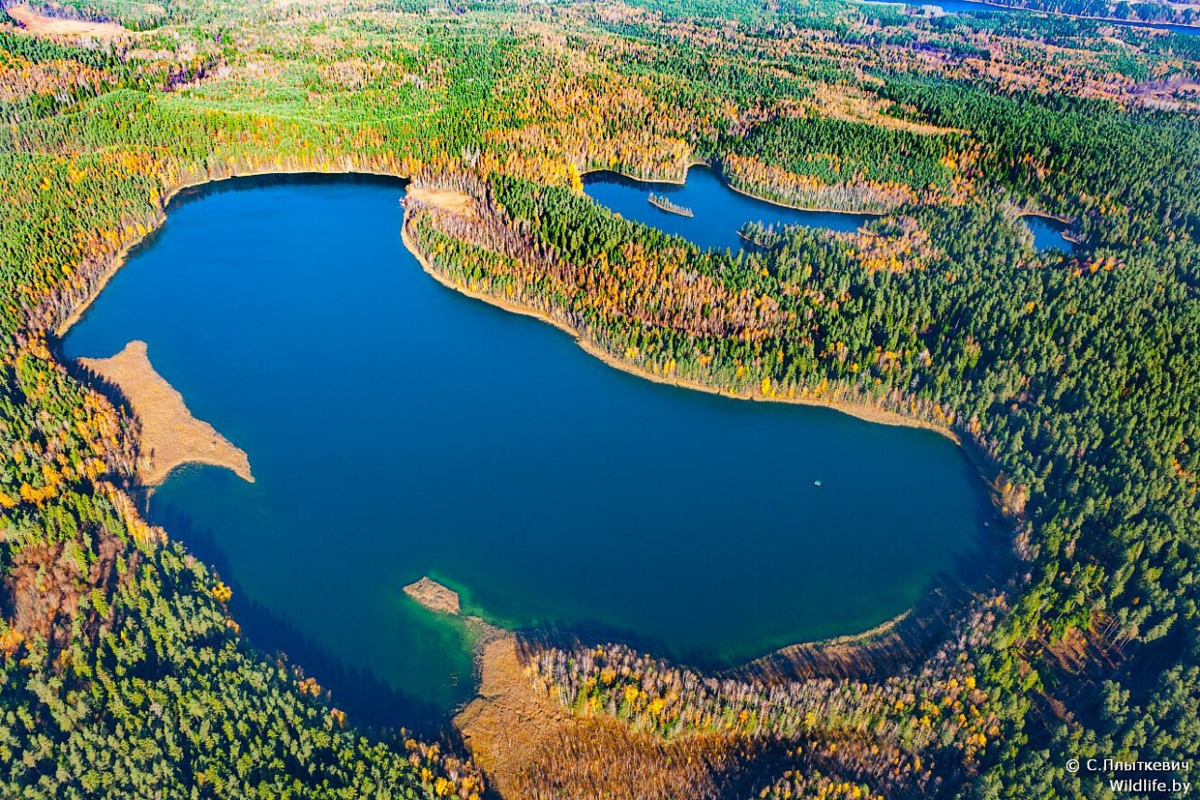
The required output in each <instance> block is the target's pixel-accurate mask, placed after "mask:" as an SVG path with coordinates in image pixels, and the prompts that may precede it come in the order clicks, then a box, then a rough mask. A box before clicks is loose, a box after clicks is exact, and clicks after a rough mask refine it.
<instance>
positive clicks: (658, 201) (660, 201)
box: [649, 193, 696, 219]
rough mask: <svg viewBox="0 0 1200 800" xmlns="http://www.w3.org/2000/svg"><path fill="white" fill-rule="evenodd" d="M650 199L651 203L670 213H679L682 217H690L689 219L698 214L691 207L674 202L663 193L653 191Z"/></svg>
mask: <svg viewBox="0 0 1200 800" xmlns="http://www.w3.org/2000/svg"><path fill="white" fill-rule="evenodd" d="M649 200H650V205H652V206H654V207H655V208H657V209H660V210H662V211H666V212H667V213H668V214H678V215H679V216H681V217H688V218H689V219H690V218H692V217H694V216H696V215H695V214H694V213H693V212H692V210H691V209H690V208H687V207H685V206H681V205H678V204H676V203H672V202H671V201H670V200H668V199H667V198H665V197H663V196H662V195H661V194H653V193H652V194H651V195H650V197H649Z"/></svg>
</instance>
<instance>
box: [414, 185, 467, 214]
mask: <svg viewBox="0 0 1200 800" xmlns="http://www.w3.org/2000/svg"><path fill="white" fill-rule="evenodd" d="M408 196H409V197H411V198H413V199H414V200H419V201H421V202H422V203H428V204H429V205H431V206H436V207H438V208H441V209H444V210H446V211H449V212H450V213H451V214H457V215H458V216H460V217H467V218H469V219H475V218H476V217H478V211H477V210H476V208H475V198H473V197H471V196H470V195H469V194H467V193H465V192H460V191H457V190H455V189H431V188H429V187H428V186H409V187H408Z"/></svg>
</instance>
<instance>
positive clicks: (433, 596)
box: [404, 577, 461, 616]
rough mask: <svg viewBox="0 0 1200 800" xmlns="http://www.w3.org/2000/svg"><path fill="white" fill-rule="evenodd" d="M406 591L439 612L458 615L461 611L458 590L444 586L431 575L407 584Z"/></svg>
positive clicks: (419, 601)
mask: <svg viewBox="0 0 1200 800" xmlns="http://www.w3.org/2000/svg"><path fill="white" fill-rule="evenodd" d="M404 593H405V594H406V595H408V596H409V597H411V598H412V599H413V600H416V601H417V602H418V603H420V604H421V605H423V606H425V608H428V609H429V610H430V611H435V612H437V613H439V614H451V615H454V616H457V615H458V614H459V612H460V611H461V607H460V606H459V602H458V592H456V591H454V590H453V589H448V588H446V587H445V586H442V585H441V584H440V583H438V582H437V581H435V580H431V579H430V578H429V577H424V578H421V580H419V581H417V582H416V583H410V584H409V585H408V586H405V587H404Z"/></svg>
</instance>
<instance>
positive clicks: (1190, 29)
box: [859, 0, 1200, 36]
mask: <svg viewBox="0 0 1200 800" xmlns="http://www.w3.org/2000/svg"><path fill="white" fill-rule="evenodd" d="M859 1H860V2H863V3H875V4H881V5H897V6H912V7H915V8H921V7H923V6H933V7H935V8H940V9H941V10H943V11H945V12H946V13H947V14H979V13H983V12H986V11H993V12H997V13H1003V12H1006V11H1018V12H1019V11H1024V12H1026V13H1029V14H1044V15H1046V16H1059V17H1066V18H1068V19H1081V20H1086V19H1092V18H1091V17H1081V16H1078V15H1075V14H1065V13H1061V12H1054V11H1040V10H1037V9H1027V8H1016V7H1012V6H1001V5H995V4H993V3H985V2H981V0H914V2H905V1H904V0H899V1H897V0H859ZM1096 21H1097V22H1104V23H1108V24H1110V25H1123V26H1125V27H1128V28H1156V29H1158V30H1163V31H1170V32H1171V33H1178V34H1180V35H1181V36H1200V27H1198V26H1195V25H1174V24H1172V23H1169V22H1140V21H1137V20H1125V19H1097V20H1096Z"/></svg>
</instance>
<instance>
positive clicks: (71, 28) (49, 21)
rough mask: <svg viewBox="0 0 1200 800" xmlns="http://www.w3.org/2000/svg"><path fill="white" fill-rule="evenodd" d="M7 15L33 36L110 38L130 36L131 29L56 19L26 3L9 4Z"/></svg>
mask: <svg viewBox="0 0 1200 800" xmlns="http://www.w3.org/2000/svg"><path fill="white" fill-rule="evenodd" d="M7 10H8V15H9V16H10V17H12V18H13V19H15V20H16V21H17V22H18V23H19V24H20V25H21V27H22V28H24V29H25V30H27V31H29V32H30V33H32V34H34V35H35V36H89V37H91V38H93V39H102V40H111V39H117V38H121V37H125V36H132V35H134V34H133V31H130V30H128V29H127V28H123V27H122V26H120V25H117V24H116V23H114V22H88V21H87V20H82V19H56V18H55V17H47V16H45V15H44V14H39V13H37V12H36V11H34V10H33V9H32V8H30V7H29V6H27V5H19V6H11V7H10V8H8V9H7Z"/></svg>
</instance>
